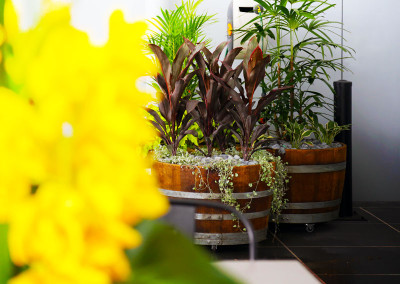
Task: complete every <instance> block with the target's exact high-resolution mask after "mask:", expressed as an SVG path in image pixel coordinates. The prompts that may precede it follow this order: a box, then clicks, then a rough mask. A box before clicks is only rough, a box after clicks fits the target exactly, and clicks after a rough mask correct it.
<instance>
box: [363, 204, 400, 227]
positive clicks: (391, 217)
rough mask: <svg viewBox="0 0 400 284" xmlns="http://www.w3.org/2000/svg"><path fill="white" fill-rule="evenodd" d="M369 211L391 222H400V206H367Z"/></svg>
mask: <svg viewBox="0 0 400 284" xmlns="http://www.w3.org/2000/svg"><path fill="white" fill-rule="evenodd" d="M365 210H367V211H368V212H371V213H372V214H373V215H375V216H376V217H378V218H379V219H382V220H383V221H385V222H387V223H389V224H391V223H400V207H397V208H365Z"/></svg>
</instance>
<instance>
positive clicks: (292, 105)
mask: <svg viewBox="0 0 400 284" xmlns="http://www.w3.org/2000/svg"><path fill="white" fill-rule="evenodd" d="M293 63H294V48H293V30H292V29H290V72H291V73H292V72H293ZM293 76H294V74H292V75H291V76H290V83H291V85H293V82H294V80H293ZM293 112H294V88H292V89H291V90H290V120H291V121H293Z"/></svg>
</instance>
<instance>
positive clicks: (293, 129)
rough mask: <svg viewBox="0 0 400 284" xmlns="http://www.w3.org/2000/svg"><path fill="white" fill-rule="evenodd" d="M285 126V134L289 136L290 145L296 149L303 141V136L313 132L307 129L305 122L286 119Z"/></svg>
mask: <svg viewBox="0 0 400 284" xmlns="http://www.w3.org/2000/svg"><path fill="white" fill-rule="evenodd" d="M285 127H286V135H287V137H289V141H290V143H291V144H292V147H293V148H296V149H298V148H300V146H301V144H302V143H303V142H304V141H303V140H304V138H306V137H309V136H310V135H311V134H312V133H313V131H312V130H310V129H308V125H307V124H306V123H299V122H297V121H295V122H290V121H288V122H287V124H286V125H285Z"/></svg>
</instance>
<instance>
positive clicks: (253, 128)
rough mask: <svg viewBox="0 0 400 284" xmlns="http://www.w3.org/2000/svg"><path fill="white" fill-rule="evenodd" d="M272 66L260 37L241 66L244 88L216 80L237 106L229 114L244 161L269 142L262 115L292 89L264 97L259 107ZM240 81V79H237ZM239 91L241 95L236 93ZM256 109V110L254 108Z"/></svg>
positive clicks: (251, 41) (254, 39) (239, 68)
mask: <svg viewBox="0 0 400 284" xmlns="http://www.w3.org/2000/svg"><path fill="white" fill-rule="evenodd" d="M269 62H270V56H269V55H268V56H266V57H263V53H262V50H261V48H260V47H259V45H258V42H257V39H256V37H253V38H252V39H251V40H250V41H249V44H248V46H247V48H246V52H245V55H244V59H243V62H242V63H241V64H240V65H239V67H238V69H237V70H238V71H239V72H238V71H237V70H236V71H235V73H236V74H238V73H240V71H242V70H243V77H244V85H245V88H243V87H241V85H240V84H238V83H236V84H226V83H225V82H224V81H223V80H221V79H220V78H217V77H216V76H215V78H216V79H217V80H218V81H219V82H220V84H221V85H222V86H224V87H225V88H226V89H228V90H229V95H230V98H231V99H232V102H233V104H234V107H233V108H230V109H229V110H228V111H229V113H230V114H231V115H232V118H233V120H234V121H235V123H234V125H233V126H232V127H231V132H232V133H233V135H234V136H235V137H236V138H237V139H238V141H239V143H240V146H241V149H242V154H243V159H244V160H246V161H247V160H249V159H250V157H251V155H252V154H253V153H254V152H255V151H257V150H259V149H261V148H262V147H263V144H264V143H265V142H266V141H265V139H260V138H261V136H262V135H263V134H265V132H266V131H267V129H268V127H269V125H268V124H260V125H257V122H258V121H259V118H260V114H261V111H262V110H263V109H264V108H265V107H266V106H267V105H269V104H271V103H272V101H273V100H274V99H276V97H277V96H278V95H279V94H280V93H282V92H283V91H285V90H287V89H291V88H292V87H290V86H286V87H280V88H277V89H273V90H271V91H270V92H269V93H268V94H267V95H265V96H263V97H261V98H260V99H259V100H258V102H257V104H255V97H254V93H255V91H256V89H257V87H258V85H259V84H260V82H261V80H262V79H263V78H264V76H265V69H266V65H267V64H268V63H269ZM234 78H235V80H236V81H239V79H238V76H235V77H234ZM235 87H236V88H237V90H238V92H237V91H236V90H235ZM254 105H256V107H255V108H254Z"/></svg>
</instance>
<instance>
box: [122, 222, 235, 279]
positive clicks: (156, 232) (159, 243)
mask: <svg viewBox="0 0 400 284" xmlns="http://www.w3.org/2000/svg"><path fill="white" fill-rule="evenodd" d="M137 229H138V230H139V232H140V233H141V234H142V236H143V243H142V244H141V246H140V247H138V248H136V249H133V250H129V251H128V252H127V255H128V257H129V259H130V263H131V267H132V271H133V273H132V275H131V278H130V279H129V280H128V281H126V282H124V283H125V284H128V283H132V284H133V283H135V284H148V283H153V284H175V283H179V284H203V283H219V284H234V283H236V282H235V281H233V280H232V279H230V278H229V277H228V276H226V275H225V274H223V273H222V272H221V271H219V270H218V269H217V268H216V267H215V266H214V265H212V263H211V259H210V257H209V255H208V254H207V253H206V252H205V251H203V250H202V248H200V247H196V246H194V245H193V244H192V242H191V241H190V240H188V239H187V238H186V237H184V236H183V235H182V234H180V233H179V232H177V231H176V230H174V229H173V228H171V227H170V226H169V225H166V224H164V223H162V222H160V221H146V222H143V223H141V224H140V225H139V226H137ZM121 284H122V283H121Z"/></svg>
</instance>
